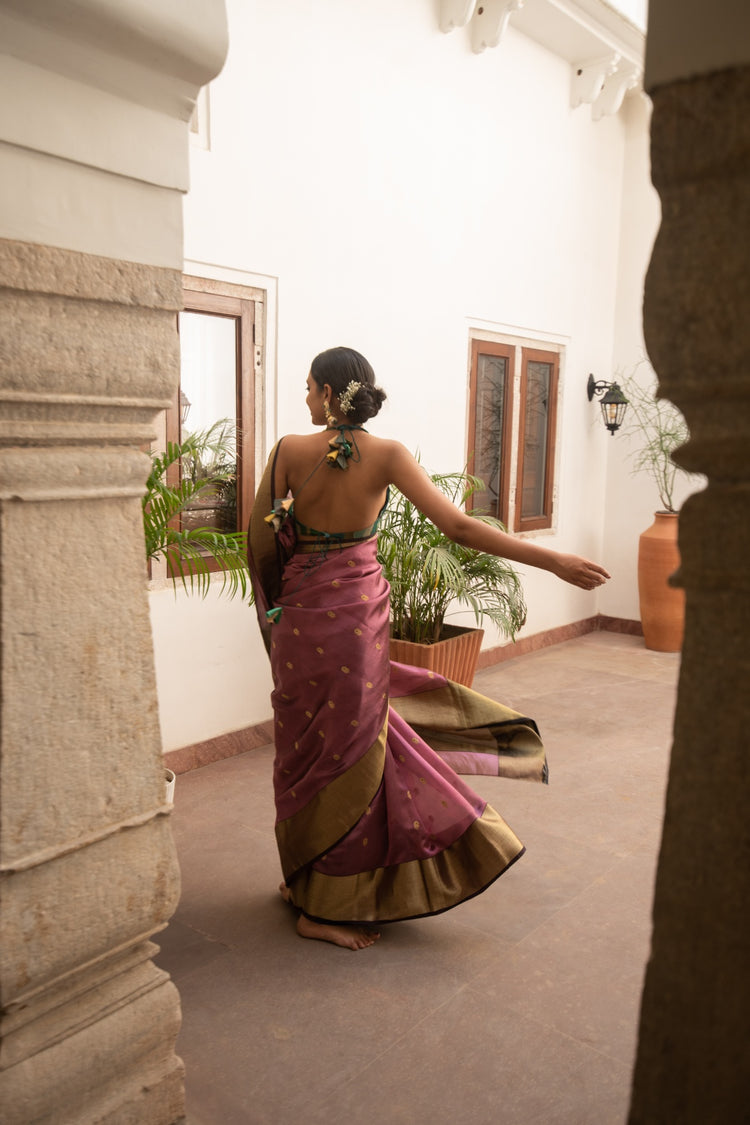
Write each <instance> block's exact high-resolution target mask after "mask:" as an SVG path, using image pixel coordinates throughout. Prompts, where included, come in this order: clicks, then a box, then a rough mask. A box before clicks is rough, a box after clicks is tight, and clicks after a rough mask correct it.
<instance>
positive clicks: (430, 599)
mask: <svg viewBox="0 0 750 1125" xmlns="http://www.w3.org/2000/svg"><path fill="white" fill-rule="evenodd" d="M431 480H432V481H433V483H434V484H435V485H437V487H438V488H439V489H440V490H441V491H442V492H444V493H445V495H446V496H448V497H449V499H450V500H452V501H453V503H454V504H457V505H458V506H460V507H464V506H465V504H466V501H467V500H468V498H469V497H470V496H471V495H472V494H473V493H475V492H478V491H483V490H484V487H485V486H484V483H483V482H482V481H481V480H479V479H478V478H477V477H474V476H470V475H469V474H467V473H465V472H456V473H436V474H434V475H431ZM469 514H470V515H472V516H473V517H475V518H476V519H479V520H482V521H483V522H484V523H488V524H491V525H492V526H493V527H499V528H501V529H502V530H505V528H504V527H503V525H502V524H501V523H500V521H499V520H496V519H494V518H493V517H492V516H489V515H484V514H482V513H480V512H477V511H471V512H470V513H469ZM378 558H379V561H380V563H381V565H382V567H383V572H384V574H385V576H386V578H387V579H388V581H389V583H390V586H391V658H392V659H393V660H397V661H400V662H402V663H405V664H416V665H417V666H418V667H422V668H429V669H430V670H432V671H436V672H440V673H441V674H443V675H446V676H447V677H448V678H449V679H452V680H456V681H457V682H459V683H463V684H466V685H467V686H468V687H471V684H472V681H473V679H474V671H475V669H476V661H477V657H478V656H479V649H480V647H481V643H482V637H483V635H484V631H483V630H482V629H480V628H476V629H470V628H469V629H467V628H462V627H460V626H455V625H447V624H446V623H445V618H446V615H447V614H448V611H449V609H450V607H451V605H453V604H454V603H457V604H458V605H461V606H467V607H468V608H470V609H471V610H472V611H473V613H474V617H475V620H476V622H477V626H478V625H479V623H480V621H482V620H483V619H487V620H489V621H492V622H493V624H495V625H496V626H498V627H499V628H500V629H501V630H502V631H503V633H505V634H506V635H507V636H509V637H511V638H514V637H515V635H516V633H517V631H518V630H519V629H520V628H521V626H522V625H523V623H524V621H525V620H526V604H525V602H524V598H523V590H522V588H521V581H520V578H519V576H518V574H517V573H516V571H515V570H514V569H513V567H512V566H511V565H510V563H508V562H507V561H506V560H505V559H501V558H497V557H496V556H494V555H486V554H483V553H482V552H481V551H475V550H472V549H471V548H469V547H462V546H460V545H459V544H458V543H454V542H453V541H452V540H451V539H449V538H448V537H447V536H446V535H444V534H443V533H442V532H441V531H440V530H438V528H437V527H435V525H434V524H433V523H431V522H430V520H428V519H427V517H426V516H424V515H423V514H422V513H421V512H420V511H419V510H418V509H417V508H415V507H414V505H413V504H412V503H411V502H410V501H409V500H407V498H406V497H405V496H403V495H402V494H401V493H399V492H395V493H394V495H393V496H392V498H391V502H390V504H389V506H388V509H387V511H386V513H385V515H384V518H383V521H382V523H381V526H380V531H379V535H378Z"/></svg>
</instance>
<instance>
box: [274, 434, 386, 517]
mask: <svg viewBox="0 0 750 1125" xmlns="http://www.w3.org/2000/svg"><path fill="white" fill-rule="evenodd" d="M335 436H337V435H336V431H332V430H324V431H322V432H321V433H317V434H306V435H299V434H290V435H288V436H287V437H285V438H284V439H283V441H282V443H281V446H280V449H279V455H278V459H277V462H276V489H277V492H278V493H279V495H280V496H284V495H286V493H287V492H291V494H292V496H293V497H294V511H295V515H296V517H297V519H298V520H300V521H301V522H302V523H303V524H306V525H307V526H308V527H314V528H317V529H318V530H320V531H329V532H332V533H335V532H347V531H359V530H361V529H362V528H365V527H370V526H371V525H372V524H373V523H374V521H375V520H376V519H377V516H378V513H379V512H380V510H381V508H382V507H383V503H384V502H385V495H386V488H387V487H388V485H389V483H390V479H389V473H388V468H387V467H388V451H389V447H391V446H393V445H394V444H395V443H393V442H390V441H386V440H383V439H382V438H376V437H374V436H373V435H372V434H368V433H366V432H365V431H364V430H357V429H355V430H353V431H352V432H351V433H350V432H349V431H347V432H346V438H347V440H352V439H353V444H354V450H353V454H352V456H351V457H350V458H349V459H348V461H347V463H346V469H341V468H339V467H338V466H335V465H334V466H332V465H330V464H328V463H326V461H325V458H326V455H327V454H328V453H329V452H330V446H329V441H330V440H331V438H332V437H335Z"/></svg>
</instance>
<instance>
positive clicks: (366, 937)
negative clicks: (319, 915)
mask: <svg viewBox="0 0 750 1125" xmlns="http://www.w3.org/2000/svg"><path fill="white" fill-rule="evenodd" d="M297 933H298V934H299V936H300V937H304V938H315V939H316V940H317V941H330V942H332V943H333V945H340V946H343V948H344V949H367V947H368V946H369V945H374V944H375V942H376V941H377V940H378V938H379V937H380V934H379V933H378V932H377V930H360V929H358V928H357V927H356V926H328V925H323V923H322V922H313V921H312V919H310V918H306V917H305V915H304V914H300V916H299V920H298V922H297Z"/></svg>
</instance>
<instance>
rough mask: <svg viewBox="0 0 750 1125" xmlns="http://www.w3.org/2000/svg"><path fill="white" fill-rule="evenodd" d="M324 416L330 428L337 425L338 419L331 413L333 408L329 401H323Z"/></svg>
mask: <svg viewBox="0 0 750 1125" xmlns="http://www.w3.org/2000/svg"><path fill="white" fill-rule="evenodd" d="M323 416H324V417H325V420H326V426H328V427H329V428H330V427H331V426H335V425H336V421H337V419H336V418H335V417H334V416H333V414H332V413H331V408H330V406H329V405H328V403H327V402H324V403H323Z"/></svg>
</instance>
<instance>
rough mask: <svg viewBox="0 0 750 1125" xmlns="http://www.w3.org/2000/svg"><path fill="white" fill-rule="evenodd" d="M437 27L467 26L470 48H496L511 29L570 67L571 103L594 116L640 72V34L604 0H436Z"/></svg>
mask: <svg viewBox="0 0 750 1125" xmlns="http://www.w3.org/2000/svg"><path fill="white" fill-rule="evenodd" d="M437 3H438V4H439V12H440V29H441V31H444V32H446V33H448V32H451V31H454V30H456V29H457V28H462V27H468V29H469V31H468V35H469V39H470V43H471V49H472V51H473V52H474V53H475V54H480V53H481V52H482V51H484V50H486V49H487V48H488V47H497V45H498V44H499V43H500V41H501V39H502V37H503V34H504V32H505V29H506V27H507V26H508V22H509V21H510V19H511V17H512V23H513V28H514V29H515V30H516V31H519V32H521V34H523V35H527V36H529V38H531V39H533V40H535V41H536V42H537V43H540V44H541V45H542V46H543V47H546V48H547V50H549V51H552V52H553V53H554V54H556V55H558V56H559V57H560V58H563V59H566V60H567V61H568V62H569V63H570V65H571V69H572V81H571V95H570V98H571V105H572V106H573V107H575V106H580V105H585V104H588V105H590V106H591V107H592V110H591V113H592V117H593V119H594V120H595V121H598V120H599V119H600V118H602V117H607V116H609V115H611V114H615V113H617V111H618V110H619V108H620V106H621V105H622V102H623V99H624V98H625V95H626V94H627V93H628V91H629V90H632V89H633V88H635V87H637V86H638V85H639V84H640V82H641V76H642V73H643V57H644V50H645V33H644V32H643V30H642V29H641V28H639V27H637V26H636V25H635V24H634V23H631V22H630V20H628V19H627V18H626V17H625V16H624V15H622V13H621V12H619V11H618V10H617V8H616V7H614V6H613V4H612V3H609V2H607V0H532V2H531V3H529V4H525V0H437Z"/></svg>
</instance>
